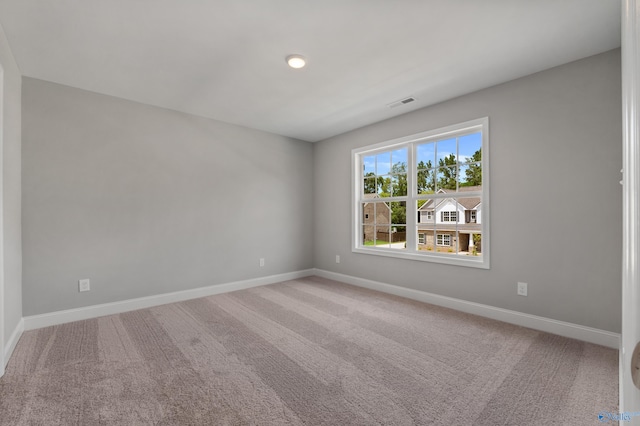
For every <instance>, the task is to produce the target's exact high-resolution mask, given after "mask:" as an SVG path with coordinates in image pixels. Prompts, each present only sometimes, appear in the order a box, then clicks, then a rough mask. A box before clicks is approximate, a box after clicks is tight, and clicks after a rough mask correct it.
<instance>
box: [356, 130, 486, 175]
mask: <svg viewBox="0 0 640 426" xmlns="http://www.w3.org/2000/svg"><path fill="white" fill-rule="evenodd" d="M456 141H457V144H456ZM481 147H482V133H480V132H476V133H471V134H469V135H464V136H459V137H457V138H448V139H440V140H436V141H430V142H428V143H423V144H419V145H417V146H416V152H417V154H416V164H418V163H420V161H423V162H424V163H425V164H426V163H427V161H429V160H431V164H432V165H433V166H435V165H437V164H438V162H439V160H440V159H443V158H445V157H448V156H449V155H451V154H454V155H457V158H458V162H459V163H465V162H466V161H467V160H468V159H469V158H471V156H472V155H473V154H474V153H475V152H476V151H477V150H479V149H480V148H481ZM407 155H408V149H407V148H402V149H399V150H395V151H386V152H383V153H380V154H377V155H369V156H365V157H364V158H363V164H364V174H365V175H366V174H367V173H374V174H376V175H377V176H382V175H386V174H389V172H390V170H391V165H392V164H395V163H399V162H400V163H405V164H406V163H407ZM464 168H465V166H461V167H460V169H461V171H462V172H463V173H464ZM463 176H464V175H463Z"/></svg>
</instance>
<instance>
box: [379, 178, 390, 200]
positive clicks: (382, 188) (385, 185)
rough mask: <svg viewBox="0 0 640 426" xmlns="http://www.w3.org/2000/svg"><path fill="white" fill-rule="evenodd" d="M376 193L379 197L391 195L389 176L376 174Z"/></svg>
mask: <svg viewBox="0 0 640 426" xmlns="http://www.w3.org/2000/svg"><path fill="white" fill-rule="evenodd" d="M378 195H379V196H380V197H391V177H390V176H378Z"/></svg>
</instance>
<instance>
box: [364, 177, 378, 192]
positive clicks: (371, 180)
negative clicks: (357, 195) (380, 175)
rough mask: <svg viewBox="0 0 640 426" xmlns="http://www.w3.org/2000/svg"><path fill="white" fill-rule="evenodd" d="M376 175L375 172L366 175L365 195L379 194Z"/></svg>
mask: <svg viewBox="0 0 640 426" xmlns="http://www.w3.org/2000/svg"><path fill="white" fill-rule="evenodd" d="M375 177H376V175H375V173H373V172H369V173H367V174H366V175H364V193H365V194H375V193H376V192H378V188H377V186H378V185H377V184H376V179H375Z"/></svg>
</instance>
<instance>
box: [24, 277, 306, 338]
mask: <svg viewBox="0 0 640 426" xmlns="http://www.w3.org/2000/svg"><path fill="white" fill-rule="evenodd" d="M310 275H313V269H306V270H302V271H295V272H288V273H284V274H278V275H270V276H268V277H261V278H253V279H249V280H244V281H234V282H229V283H224V284H217V285H211V286H207V287H200V288H194V289H191V290H183V291H176V292H173V293H164V294H158V295H155V296H147V297H140V298H137V299H129V300H123V301H120V302H112V303H104V304H101V305H93V306H86V307H83V308H76V309H67V310H64V311H57V312H51V313H47V314H41V315H31V316H28V317H24V329H25V330H34V329H37V328H42V327H48V326H52V325H57V324H63V323H67V322H73V321H80V320H85V319H90V318H97V317H102V316H105V315H113V314H120V313H122V312H128V311H134V310H136V309H144V308H151V307H154V306H159V305H165V304H167V303H174V302H181V301H184V300H189V299H197V298H198V297H206V296H212V295H214V294H220V293H228V292H231V291H236V290H244V289H247V288H252V287H259V286H263V285H267V284H274V283H279V282H282V281H288V280H295V279H297V278H303V277H308V276H310Z"/></svg>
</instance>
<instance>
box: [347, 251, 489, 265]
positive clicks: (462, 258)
mask: <svg viewBox="0 0 640 426" xmlns="http://www.w3.org/2000/svg"><path fill="white" fill-rule="evenodd" d="M351 251H352V252H353V253H359V254H372V255H374V256H384V257H393V258H396V259H406V260H417V261H420V262H431V263H440V264H444V265H454V266H464V267H469V268H479V269H490V265H489V259H485V258H484V257H482V256H471V255H456V256H453V255H450V254H438V253H428V252H427V253H423V252H420V253H416V252H410V251H404V250H398V249H384V248H376V249H370V248H364V247H354V248H352V249H351Z"/></svg>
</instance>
